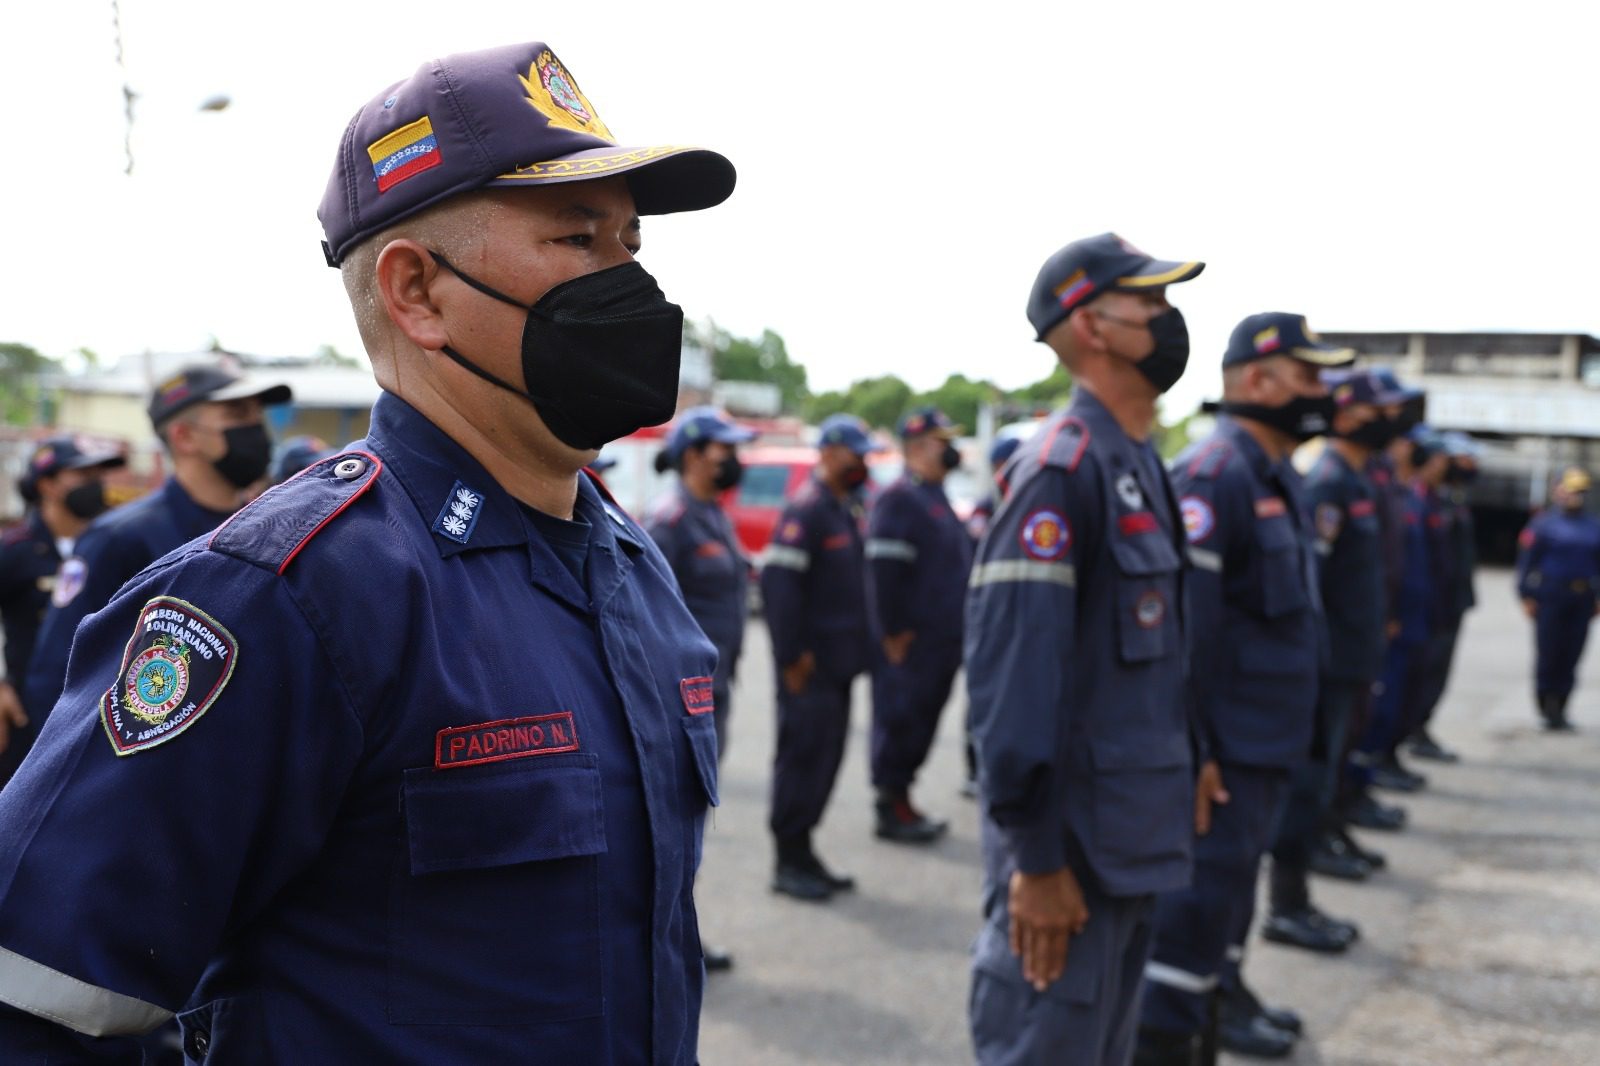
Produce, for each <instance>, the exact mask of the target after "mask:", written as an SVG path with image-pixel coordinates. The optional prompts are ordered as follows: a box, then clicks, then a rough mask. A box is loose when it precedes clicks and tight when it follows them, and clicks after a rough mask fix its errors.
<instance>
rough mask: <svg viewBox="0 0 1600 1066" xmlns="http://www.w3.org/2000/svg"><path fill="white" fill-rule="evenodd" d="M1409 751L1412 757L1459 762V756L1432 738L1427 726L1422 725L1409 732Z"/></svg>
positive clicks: (1433, 760)
mask: <svg viewBox="0 0 1600 1066" xmlns="http://www.w3.org/2000/svg"><path fill="white" fill-rule="evenodd" d="M1410 751H1411V756H1412V758H1415V759H1428V760H1430V761H1432V762H1460V761H1461V756H1459V755H1457V754H1456V753H1455V752H1453V751H1451V750H1450V749H1449V748H1447V747H1445V746H1444V745H1443V744H1441V743H1439V742H1438V741H1437V740H1435V739H1433V734H1432V733H1429V732H1428V727H1427V726H1422V727H1421V728H1419V729H1418V730H1417V731H1416V732H1415V733H1412V734H1411V745H1410Z"/></svg>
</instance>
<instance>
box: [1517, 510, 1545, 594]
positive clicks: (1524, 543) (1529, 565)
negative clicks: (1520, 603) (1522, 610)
mask: <svg viewBox="0 0 1600 1066" xmlns="http://www.w3.org/2000/svg"><path fill="white" fill-rule="evenodd" d="M1543 557H1544V541H1543V539H1542V538H1541V537H1540V536H1539V519H1538V517H1537V516H1535V517H1534V519H1533V520H1532V521H1530V522H1529V523H1528V524H1527V525H1526V526H1524V527H1523V530H1522V533H1521V534H1520V535H1519V536H1518V537H1517V597H1518V598H1519V599H1524V600H1531V599H1533V598H1534V597H1535V596H1536V595H1538V592H1539V582H1540V579H1541V575H1540V573H1539V564H1540V561H1541V560H1542V558H1543Z"/></svg>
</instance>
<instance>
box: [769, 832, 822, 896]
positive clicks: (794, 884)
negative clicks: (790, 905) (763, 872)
mask: <svg viewBox="0 0 1600 1066" xmlns="http://www.w3.org/2000/svg"><path fill="white" fill-rule="evenodd" d="M777 849H778V861H777V864H776V866H775V868H774V869H773V872H772V891H774V892H780V893H782V894H783V895H785V896H792V897H793V898H795V899H801V900H805V901H806V902H808V903H822V902H824V901H826V900H827V899H828V898H829V897H831V896H832V895H833V892H834V888H833V885H832V884H831V883H830V882H829V880H828V878H827V877H825V876H824V875H823V874H822V873H821V872H819V871H818V870H817V869H816V868H815V867H813V865H812V860H813V859H814V856H813V855H812V854H811V838H810V836H809V835H806V836H798V837H779V838H778V841H777Z"/></svg>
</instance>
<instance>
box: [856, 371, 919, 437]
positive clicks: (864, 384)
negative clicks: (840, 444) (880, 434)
mask: <svg viewBox="0 0 1600 1066" xmlns="http://www.w3.org/2000/svg"><path fill="white" fill-rule="evenodd" d="M845 397H846V400H847V401H848V403H849V411H850V413H851V414H853V415H855V416H856V417H857V418H859V419H861V420H862V421H863V422H865V423H866V424H867V425H869V426H876V427H878V428H880V429H894V428H895V427H896V426H897V425H899V424H900V418H901V416H902V415H904V414H905V413H906V411H907V410H908V409H909V408H910V407H911V386H910V385H907V384H906V383H905V382H904V381H901V380H900V379H899V378H897V377H895V376H894V375H893V374H885V375H884V376H882V377H877V378H864V379H862V380H861V381H857V382H854V383H852V384H851V386H850V389H849V391H848V392H847V393H846V394H845Z"/></svg>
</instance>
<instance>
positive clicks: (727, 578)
mask: <svg viewBox="0 0 1600 1066" xmlns="http://www.w3.org/2000/svg"><path fill="white" fill-rule="evenodd" d="M755 439H756V433H755V431H754V430H751V429H746V428H745V427H743V426H739V425H735V424H734V423H733V421H732V420H731V419H729V418H728V417H727V416H726V415H724V414H723V413H722V412H721V411H718V410H716V409H715V408H711V407H693V408H690V409H689V410H687V411H685V412H683V414H682V415H681V416H680V417H679V418H678V421H677V423H676V424H675V425H674V426H673V427H672V432H671V433H669V434H667V442H666V444H665V445H664V446H663V447H662V449H661V451H660V453H659V454H658V455H657V456H656V459H655V466H656V470H657V472H665V471H667V470H672V471H675V472H676V473H677V475H678V483H677V485H675V486H674V487H673V490H672V492H671V494H670V495H669V496H668V497H667V498H666V500H665V501H663V503H662V504H661V506H660V507H659V508H657V510H656V511H655V513H654V514H653V515H651V517H650V519H649V520H648V521H647V522H646V523H645V529H647V530H649V532H650V536H652V537H653V538H655V542H656V545H657V547H659V548H660V549H661V554H662V555H665V556H666V557H667V563H668V565H670V566H671V567H672V576H673V577H675V578H677V579H678V588H679V589H681V590H682V591H683V602H684V603H686V604H687V605H688V607H689V613H690V614H692V615H694V620H695V621H696V622H699V623H700V628H701V629H702V630H704V631H705V634H706V636H708V637H710V638H711V643H713V644H715V645H716V646H717V672H716V673H715V674H714V675H712V695H713V696H714V697H715V699H716V702H717V709H716V712H715V718H716V723H717V755H718V758H719V759H720V758H721V756H722V755H724V754H726V752H727V748H728V716H729V714H730V713H731V711H732V704H731V702H730V701H731V697H730V695H729V688H730V687H731V685H732V682H733V676H734V672H735V670H736V669H737V667H738V665H739V652H740V650H741V649H742V648H743V647H744V620H745V614H746V610H747V607H748V604H747V602H746V599H747V593H748V592H749V586H750V563H749V560H747V559H746V558H745V557H744V551H743V549H741V548H740V547H739V538H738V537H736V536H735V535H734V532H733V522H732V521H730V520H729V518H728V513H727V512H726V511H724V510H723V509H722V504H721V503H720V502H718V501H719V498H720V497H721V495H722V494H723V493H724V492H726V491H728V490H729V489H731V488H734V487H735V486H737V485H738V484H739V482H740V480H741V479H742V478H743V476H744V467H743V466H742V465H740V463H739V452H738V446H739V445H741V444H746V443H748V442H750V441H753V440H755ZM591 469H592V468H591Z"/></svg>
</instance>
